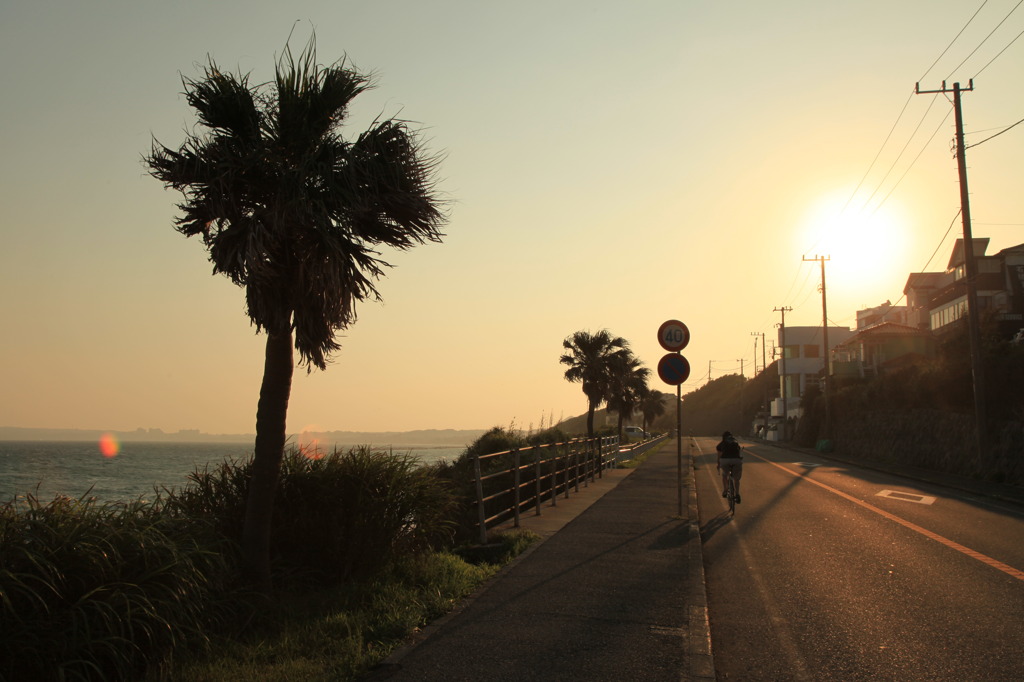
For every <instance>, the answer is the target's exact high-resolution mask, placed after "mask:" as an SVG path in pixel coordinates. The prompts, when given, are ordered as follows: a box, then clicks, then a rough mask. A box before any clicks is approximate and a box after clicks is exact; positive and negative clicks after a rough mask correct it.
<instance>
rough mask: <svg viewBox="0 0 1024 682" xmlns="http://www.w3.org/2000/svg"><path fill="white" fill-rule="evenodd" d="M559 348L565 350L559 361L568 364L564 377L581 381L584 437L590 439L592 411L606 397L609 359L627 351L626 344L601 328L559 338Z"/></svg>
mask: <svg viewBox="0 0 1024 682" xmlns="http://www.w3.org/2000/svg"><path fill="white" fill-rule="evenodd" d="M562 347H563V348H564V349H565V350H566V351H567V352H566V353H564V354H563V355H562V357H561V358H559V362H561V363H562V364H563V365H568V366H569V369H567V370H565V378H566V380H567V381H572V382H578V383H580V384H582V385H583V394H584V395H586V396H587V437H588V438H593V437H594V412H595V411H596V410H597V408H598V407H600V406H601V403H603V402H604V401H605V400H607V399H608V390H609V388H610V383H611V362H612V358H615V357H617V356H619V355H625V354H629V343H628V342H627V341H626V340H625V339H624V338H622V337H620V336H612V335H611V333H610V332H609V331H608V330H607V329H602V330H601V331H599V332H597V333H594V334H592V333H590V332H589V331H578V332H576V333H575V334H573V335H572V336H569V337H567V338H566V339H565V340H564V341H562Z"/></svg>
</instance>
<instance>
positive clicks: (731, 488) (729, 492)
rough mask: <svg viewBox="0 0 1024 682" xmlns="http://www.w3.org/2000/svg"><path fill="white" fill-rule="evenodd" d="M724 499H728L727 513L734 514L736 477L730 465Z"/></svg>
mask: <svg viewBox="0 0 1024 682" xmlns="http://www.w3.org/2000/svg"><path fill="white" fill-rule="evenodd" d="M725 499H726V500H728V501H729V514H731V515H732V516H736V477H735V475H734V474H733V470H732V467H729V477H728V478H727V479H726V486H725Z"/></svg>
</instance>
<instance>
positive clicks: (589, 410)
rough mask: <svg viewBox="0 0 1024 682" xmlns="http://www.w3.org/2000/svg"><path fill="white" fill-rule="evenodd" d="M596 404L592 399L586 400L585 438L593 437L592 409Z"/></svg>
mask: <svg viewBox="0 0 1024 682" xmlns="http://www.w3.org/2000/svg"><path fill="white" fill-rule="evenodd" d="M595 410H597V405H595V404H594V402H593V401H592V400H589V399H588V400H587V438H593V437H594V411H595Z"/></svg>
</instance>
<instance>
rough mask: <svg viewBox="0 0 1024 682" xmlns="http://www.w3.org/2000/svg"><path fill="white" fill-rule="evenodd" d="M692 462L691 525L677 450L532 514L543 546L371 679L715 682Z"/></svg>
mask: <svg viewBox="0 0 1024 682" xmlns="http://www.w3.org/2000/svg"><path fill="white" fill-rule="evenodd" d="M685 443H687V441H685V440H684V444H685ZM683 463H684V483H685V489H684V491H683V494H684V505H683V506H684V513H683V516H682V517H680V516H679V515H678V513H677V511H678V497H677V485H676V481H677V477H676V441H674V440H670V441H667V442H666V443H665V444H664V445H663V446H662V447H661V449H660V450H659V451H658V452H656V453H655V454H652V455H650V456H649V457H648V459H647V461H646V462H644V464H642V465H641V466H640V467H639V468H637V469H635V470H629V469H619V470H611V471H608V472H605V476H604V478H602V479H600V480H598V481H596V482H594V483H591V484H590V485H589V486H588V487H587V488H581V489H580V493H578V494H576V493H572V494H570V497H569V499H559V500H558V504H557V506H556V507H550V506H545V507H544V508H543V510H542V514H541V516H533V515H532V514H529V515H524V516H523V517H522V522H521V526H522V527H523V528H528V529H530V530H533V531H534V532H536V533H538V534H540V535H541V536H542V538H544V539H543V541H542V542H541V543H539V544H538V545H535V546H534V547H533V548H531V549H530V550H529V551H528V552H526V553H524V554H523V555H522V556H521V557H519V558H518V559H517V560H516V561H514V562H513V563H512V564H511V565H510V566H508V567H506V568H505V569H504V570H503V571H502V572H501V573H499V574H498V576H496V577H495V578H494V579H493V580H492V581H491V582H489V583H488V585H486V586H485V587H484V588H483V589H482V590H481V591H480V592H478V593H477V594H476V595H474V596H473V597H471V598H470V599H468V600H467V601H466V602H465V603H464V604H463V605H462V606H461V607H460V608H459V609H458V610H457V611H456V612H454V613H452V614H450V615H448V616H446V617H445V618H443V619H441V620H440V621H439V622H437V623H435V624H433V625H431V626H430V627H428V628H426V629H425V630H424V632H423V633H422V637H421V638H419V640H418V641H414V642H412V643H411V644H410V645H408V646H406V647H404V648H402V649H400V650H398V651H396V652H395V653H394V654H393V655H392V656H391V657H390V658H389V659H388V660H387V661H386V662H385V663H384V664H383V665H382V666H381V667H380V668H379V669H378V670H377V671H375V673H374V674H373V675H372V676H371V677H370V678H369V679H372V680H385V679H387V680H391V681H394V682H399V681H407V680H418V681H419V680H449V681H454V680H473V681H474V682H475V681H477V680H499V681H500V680H517V681H518V680H541V679H544V680H550V679H562V680H614V681H615V682H623V681H624V680H674V681H675V680H688V679H698V680H702V679H706V680H713V679H714V666H713V663H712V659H711V649H710V637H709V632H708V624H707V602H706V596H705V593H704V576H703V565H702V558H701V551H700V535H699V528H698V521H697V512H696V496H695V493H694V488H693V485H692V482H693V467H692V457H691V456H690V453H689V451H688V449H684V457H683Z"/></svg>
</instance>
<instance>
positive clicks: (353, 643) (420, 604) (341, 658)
mask: <svg viewBox="0 0 1024 682" xmlns="http://www.w3.org/2000/svg"><path fill="white" fill-rule="evenodd" d="M499 568H500V566H499V565H497V564H490V563H482V564H470V563H468V562H466V561H464V560H462V559H461V558H459V557H457V556H455V555H453V554H449V553H444V552H436V553H430V554H425V555H421V556H417V557H414V558H412V559H410V560H408V561H401V562H397V563H396V564H395V565H394V566H393V567H392V568H391V569H390V570H389V571H388V573H387V574H386V575H384V576H381V577H380V578H379V579H377V580H373V581H369V582H365V583H361V584H355V585H349V586H347V587H344V588H335V589H330V590H323V591H306V592H300V593H287V594H282V595H279V598H278V599H277V601H276V603H274V604H272V605H268V606H267V608H266V609H265V610H263V612H262V613H261V614H260V616H259V618H258V620H257V621H256V622H254V623H253V624H252V625H251V626H250V627H249V628H248V629H247V631H246V632H245V633H244V634H243V635H241V636H238V635H227V636H224V637H217V638H213V640H212V641H211V646H210V647H208V648H207V649H206V652H205V653H197V654H196V655H194V656H193V657H192V658H190V659H188V660H179V661H177V662H176V664H175V666H174V673H173V679H175V680H181V681H183V682H215V681H217V682H220V681H225V682H230V681H232V680H238V681H239V682H243V681H244V682H249V681H250V680H253V679H259V680H281V681H284V680H289V681H292V680H327V679H330V680H348V679H354V678H356V677H358V676H360V675H363V674H365V673H367V672H368V671H370V670H371V669H372V668H373V667H374V666H376V665H378V664H379V663H381V662H382V661H383V660H384V659H385V658H387V656H388V655H389V654H390V653H391V652H392V651H393V650H394V649H395V648H397V647H398V646H399V645H401V644H402V643H403V642H404V641H405V640H406V638H408V637H409V636H410V635H411V634H413V633H415V632H416V631H417V630H418V629H419V628H421V627H423V626H424V625H426V624H428V623H429V622H431V621H433V620H435V619H437V618H438V617H440V616H442V615H444V614H445V613H448V612H449V611H451V610H452V609H453V608H454V607H455V605H456V604H457V603H458V602H459V600H460V599H462V598H463V597H465V596H467V595H468V594H470V593H471V592H472V591H473V590H475V589H476V588H477V587H479V586H480V585H481V584H482V583H483V582H484V581H486V580H487V579H488V578H490V577H491V576H492V575H494V574H495V573H496V572H497V571H498V570H499ZM153 679H156V678H153Z"/></svg>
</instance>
